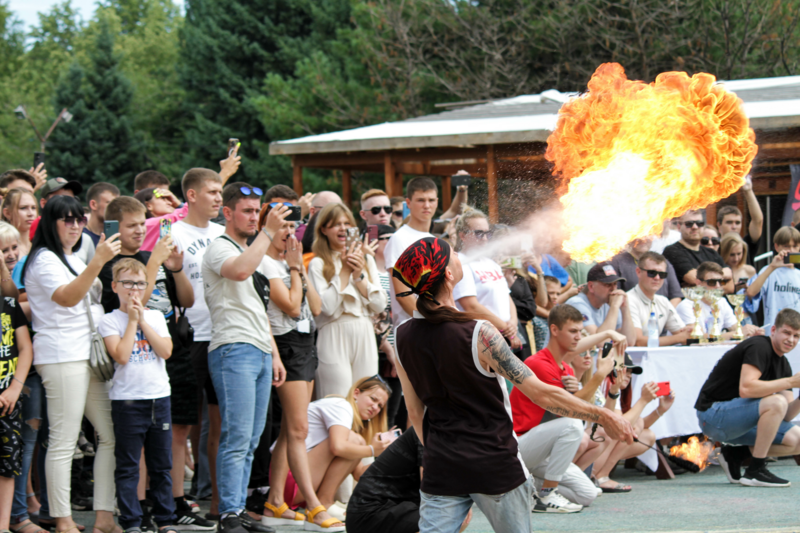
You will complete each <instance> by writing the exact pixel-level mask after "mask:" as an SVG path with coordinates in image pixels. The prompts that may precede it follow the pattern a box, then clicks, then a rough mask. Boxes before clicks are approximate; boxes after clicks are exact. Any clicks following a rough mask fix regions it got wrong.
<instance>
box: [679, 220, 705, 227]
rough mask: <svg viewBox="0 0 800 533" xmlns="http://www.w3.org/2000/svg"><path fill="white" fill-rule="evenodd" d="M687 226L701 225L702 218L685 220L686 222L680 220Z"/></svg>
mask: <svg viewBox="0 0 800 533" xmlns="http://www.w3.org/2000/svg"><path fill="white" fill-rule="evenodd" d="M681 224H683V225H684V226H686V227H687V228H699V227H700V226H702V225H703V221H702V220H687V221H686V222H681Z"/></svg>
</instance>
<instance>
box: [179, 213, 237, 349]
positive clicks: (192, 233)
mask: <svg viewBox="0 0 800 533" xmlns="http://www.w3.org/2000/svg"><path fill="white" fill-rule="evenodd" d="M223 233H225V226H220V225H219V224H215V223H214V222H209V223H208V227H207V228H198V227H197V226H192V225H191V224H189V223H187V222H186V221H185V220H181V221H180V222H178V223H176V224H174V225H173V226H172V240H173V242H174V243H175V244H176V245H177V246H178V251H179V252H183V269H184V270H185V271H186V276H187V277H188V278H189V282H190V283H191V284H192V289H194V305H193V306H192V307H190V308H188V309H186V317H187V318H188V319H189V323H190V324H191V325H192V328H193V329H194V340H196V341H198V342H202V341H210V340H211V316H210V315H209V314H208V306H206V300H205V298H204V297H203V273H202V265H203V255H204V254H205V252H206V249H207V248H208V246H209V245H210V244H211V241H213V240H214V239H216V238H217V237H219V236H220V235H222V234H223Z"/></svg>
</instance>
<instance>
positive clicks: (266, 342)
mask: <svg viewBox="0 0 800 533" xmlns="http://www.w3.org/2000/svg"><path fill="white" fill-rule="evenodd" d="M241 253H242V250H241V248H239V247H238V246H237V245H236V244H234V243H233V242H231V241H229V240H228V239H227V238H223V237H219V238H217V239H215V240H214V242H212V243H211V245H210V246H209V247H208V248H207V249H206V253H205V257H203V285H204V293H205V294H204V296H205V303H206V305H207V306H208V312H209V316H210V318H211V324H212V328H211V343H210V344H209V345H208V351H209V352H210V351H211V350H215V349H217V348H219V347H220V346H223V345H225V344H234V343H247V344H252V345H253V346H255V347H256V348H258V349H259V350H261V351H262V352H265V353H272V339H271V338H270V331H271V330H270V327H269V318H268V317H267V312H266V311H265V310H264V302H263V301H262V300H261V297H260V296H259V295H258V292H256V288H255V286H253V278H252V276H251V277H248V278H247V279H246V280H244V281H234V280H232V279H228V278H226V277H223V276H222V274H221V272H222V265H223V264H224V263H225V261H227V260H228V259H230V258H232V257H238V256H239V255H241ZM262 274H263V272H262ZM189 320H191V318H190V319H189Z"/></svg>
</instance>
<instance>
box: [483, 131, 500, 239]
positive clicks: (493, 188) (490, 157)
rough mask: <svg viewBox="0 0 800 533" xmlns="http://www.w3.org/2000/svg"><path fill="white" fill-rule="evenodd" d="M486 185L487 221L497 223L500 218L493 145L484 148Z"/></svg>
mask: <svg viewBox="0 0 800 533" xmlns="http://www.w3.org/2000/svg"><path fill="white" fill-rule="evenodd" d="M486 185H487V187H488V189H489V222H491V223H492V224H497V222H498V221H499V220H500V216H499V207H498V205H497V161H495V158H494V146H493V145H491V144H490V145H489V146H488V147H487V148H486Z"/></svg>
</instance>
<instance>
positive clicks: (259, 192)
mask: <svg viewBox="0 0 800 533" xmlns="http://www.w3.org/2000/svg"><path fill="white" fill-rule="evenodd" d="M239 191H240V192H241V193H242V194H244V195H245V196H250V195H251V194H254V195H256V196H261V195H262V194H264V191H262V190H261V189H259V188H258V187H253V188H250V187H239Z"/></svg>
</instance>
